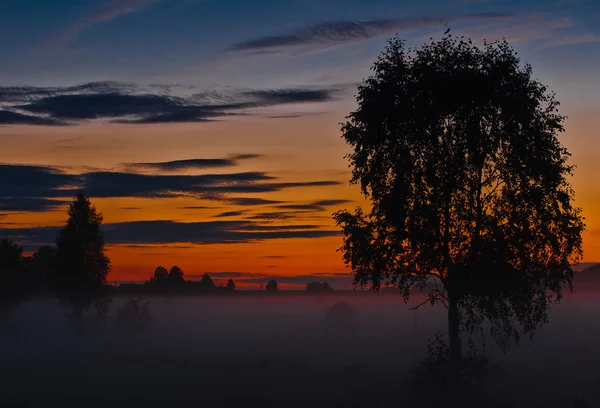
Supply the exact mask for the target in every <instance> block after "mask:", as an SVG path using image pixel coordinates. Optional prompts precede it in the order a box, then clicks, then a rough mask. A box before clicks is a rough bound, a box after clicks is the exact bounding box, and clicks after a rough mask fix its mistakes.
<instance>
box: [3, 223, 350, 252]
mask: <svg viewBox="0 0 600 408" xmlns="http://www.w3.org/2000/svg"><path fill="white" fill-rule="evenodd" d="M59 231H60V227H32V228H0V235H2V236H7V237H18V238H19V242H20V243H22V244H23V245H26V246H29V247H34V248H35V246H36V245H37V246H39V245H43V244H49V243H52V242H54V240H55V239H56V236H57V235H58V233H59ZM103 231H104V236H105V238H106V242H107V243H108V244H110V245H115V244H128V245H132V244H142V245H143V244H176V243H191V244H204V245H207V244H233V243H244V242H257V241H264V240H269V239H290V238H306V239H309V238H321V237H332V236H338V235H340V234H341V232H340V231H337V230H331V229H321V227H320V226H318V225H261V224H258V223H255V222H251V221H238V220H235V221H234V220H223V221H209V222H190V223H181V222H176V221H170V220H155V221H131V222H119V223H112V224H110V223H109V224H104V225H103Z"/></svg>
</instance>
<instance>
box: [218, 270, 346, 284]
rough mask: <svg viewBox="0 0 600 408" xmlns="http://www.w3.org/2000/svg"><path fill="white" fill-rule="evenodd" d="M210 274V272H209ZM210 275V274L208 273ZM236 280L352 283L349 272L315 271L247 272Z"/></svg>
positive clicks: (287, 282) (247, 281)
mask: <svg viewBox="0 0 600 408" xmlns="http://www.w3.org/2000/svg"><path fill="white" fill-rule="evenodd" d="M209 274H210V273H209ZM210 275H211V276H212V274H210ZM237 278H238V279H236V282H238V283H251V284H260V283H261V282H262V283H266V282H267V281H269V280H271V279H273V280H275V281H277V283H279V284H282V283H283V284H289V285H306V284H307V283H310V282H322V281H326V282H327V283H329V284H330V285H331V286H333V287H334V288H348V287H350V286H351V285H352V275H350V274H328V273H315V274H310V275H295V276H288V275H271V274H268V275H258V276H256V275H254V274H252V273H248V274H245V275H241V276H239V277H237Z"/></svg>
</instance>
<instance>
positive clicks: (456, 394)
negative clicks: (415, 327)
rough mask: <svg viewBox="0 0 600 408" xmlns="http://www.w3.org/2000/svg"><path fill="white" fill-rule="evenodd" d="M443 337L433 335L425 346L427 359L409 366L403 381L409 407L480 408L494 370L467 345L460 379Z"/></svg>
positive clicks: (480, 354)
mask: <svg viewBox="0 0 600 408" xmlns="http://www.w3.org/2000/svg"><path fill="white" fill-rule="evenodd" d="M444 338H445V334H444V333H442V332H437V333H435V334H434V335H433V336H432V337H431V338H430V339H429V342H428V345H427V356H426V357H425V358H423V360H421V362H420V363H418V364H417V365H414V366H412V367H411V368H410V369H409V371H408V373H407V375H406V378H405V381H404V384H405V386H406V387H407V392H408V400H409V406H420V407H434V406H435V407H437V406H441V405H446V406H447V404H448V402H449V401H451V402H452V403H453V405H451V406H458V405H460V406H461V407H479V406H484V405H482V404H484V403H488V402H489V401H488V396H487V395H486V392H485V385H486V383H487V381H488V379H489V376H490V374H491V373H492V372H493V371H495V370H496V369H497V367H496V366H495V365H493V364H491V362H490V361H489V359H488V358H487V357H486V356H485V355H484V353H483V352H481V351H479V350H478V349H477V348H476V347H475V345H474V343H473V341H469V342H468V351H467V353H465V355H464V356H463V358H462V363H461V367H460V374H459V378H456V375H455V374H456V373H455V370H454V368H453V366H452V363H451V360H450V346H449V345H448V344H447V343H446V341H445V340H444Z"/></svg>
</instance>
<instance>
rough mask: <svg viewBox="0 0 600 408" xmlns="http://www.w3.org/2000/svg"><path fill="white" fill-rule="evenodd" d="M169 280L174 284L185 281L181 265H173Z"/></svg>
mask: <svg viewBox="0 0 600 408" xmlns="http://www.w3.org/2000/svg"><path fill="white" fill-rule="evenodd" d="M167 280H168V281H169V283H172V284H179V283H184V282H185V280H184V279H183V271H182V270H181V268H180V267H179V266H173V267H172V268H171V270H170V271H169V276H168V278H167Z"/></svg>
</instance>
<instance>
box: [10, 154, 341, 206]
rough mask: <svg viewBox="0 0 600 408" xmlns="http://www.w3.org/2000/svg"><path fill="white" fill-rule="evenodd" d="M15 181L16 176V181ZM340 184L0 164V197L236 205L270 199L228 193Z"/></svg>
mask: <svg viewBox="0 0 600 408" xmlns="http://www.w3.org/2000/svg"><path fill="white" fill-rule="evenodd" d="M14 180H18V183H15V182H14ZM339 184H340V183H339V182H338V181H332V180H331V181H330V180H314V181H303V182H280V181H278V178H277V177H275V176H270V175H268V174H266V173H264V172H259V171H250V172H242V173H227V174H201V175H180V174H173V175H171V174H169V175H162V174H161V175H156V174H139V173H128V172H116V171H112V172H111V171H89V172H83V173H79V174H72V173H67V172H65V171H63V170H60V169H57V168H54V167H45V166H33V165H11V164H0V192H1V193H0V198H1V197H6V198H10V199H21V200H27V199H29V198H30V197H41V198H60V197H69V196H73V195H75V193H77V192H78V191H83V192H85V193H86V194H88V195H90V196H92V197H105V198H108V197H149V198H160V197H197V198H204V199H208V200H215V201H222V202H231V203H235V204H238V205H258V204H269V203H275V201H270V200H266V199H261V198H253V197H232V198H229V197H228V195H229V194H236V195H237V194H240V193H271V192H276V191H280V190H283V189H288V188H298V187H319V186H334V185H339ZM15 205H16V204H15ZM23 205H24V204H23Z"/></svg>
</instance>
